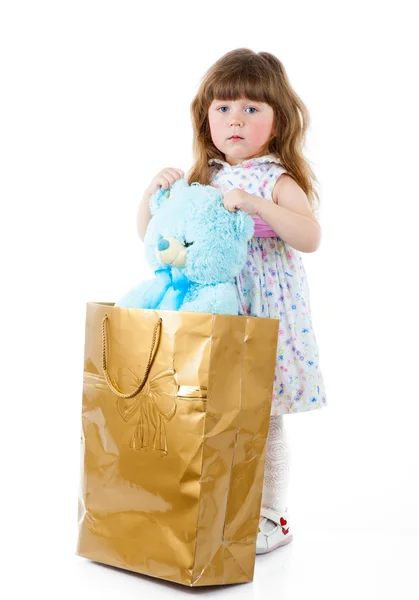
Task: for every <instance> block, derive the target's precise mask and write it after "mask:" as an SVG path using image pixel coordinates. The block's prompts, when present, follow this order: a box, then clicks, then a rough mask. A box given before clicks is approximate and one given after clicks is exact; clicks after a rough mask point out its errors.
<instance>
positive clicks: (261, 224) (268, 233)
mask: <svg viewBox="0 0 419 600" xmlns="http://www.w3.org/2000/svg"><path fill="white" fill-rule="evenodd" d="M253 220H254V222H255V232H254V234H253V237H263V238H268V237H275V238H279V237H280V236H279V235H278V234H277V233H276V231H274V230H273V229H271V228H270V227H269V225H268V224H267V223H265V221H264V220H263V219H261V218H260V217H258V216H254V217H253Z"/></svg>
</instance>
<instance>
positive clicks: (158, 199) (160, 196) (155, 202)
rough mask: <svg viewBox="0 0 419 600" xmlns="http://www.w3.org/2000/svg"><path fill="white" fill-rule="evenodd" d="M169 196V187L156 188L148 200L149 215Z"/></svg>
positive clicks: (154, 212)
mask: <svg viewBox="0 0 419 600" xmlns="http://www.w3.org/2000/svg"><path fill="white" fill-rule="evenodd" d="M169 197H170V189H168V190H163V189H162V188H160V189H158V190H157V192H154V194H153V195H152V196H151V198H150V200H149V207H150V212H151V215H152V216H154V215H155V214H156V212H157V211H158V209H159V208H160V206H161V205H162V204H163V202H164V201H165V200H166V199H167V198H169Z"/></svg>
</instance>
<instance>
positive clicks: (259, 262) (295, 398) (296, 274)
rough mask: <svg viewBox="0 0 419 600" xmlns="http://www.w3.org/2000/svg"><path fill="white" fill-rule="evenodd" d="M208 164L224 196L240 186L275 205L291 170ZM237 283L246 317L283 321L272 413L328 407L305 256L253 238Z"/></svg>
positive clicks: (262, 160)
mask: <svg viewBox="0 0 419 600" xmlns="http://www.w3.org/2000/svg"><path fill="white" fill-rule="evenodd" d="M208 164H209V165H210V167H211V168H210V184H211V185H212V186H213V187H215V188H218V189H219V190H220V191H221V192H223V193H225V192H227V191H229V190H231V189H233V188H239V189H242V190H244V191H246V192H248V193H249V194H255V195H257V196H260V197H262V198H265V199H266V200H269V201H271V202H273V200H272V190H273V187H274V185H275V182H276V180H277V179H278V177H279V176H280V175H282V173H285V172H286V170H285V169H284V167H283V166H282V165H281V162H280V159H279V158H277V157H276V156H273V155H265V156H260V157H257V158H251V159H248V160H245V161H243V162H242V163H240V164H239V165H230V164H229V163H227V162H224V161H222V160H219V159H215V158H214V159H211V160H210V161H209V163H208ZM235 284H236V288H237V293H238V297H239V301H240V307H241V309H240V314H243V315H250V316H253V317H271V318H277V319H280V328H279V335H278V346H277V362H276V370H275V381H274V388H273V394H272V408H271V415H283V414H286V413H298V412H304V411H309V410H316V409H319V408H322V407H324V406H326V405H327V402H326V392H325V388H324V383H323V377H322V373H321V370H320V367H319V351H318V348H317V343H316V336H315V333H314V330H313V325H312V319H311V314H310V293H309V288H308V283H307V278H306V273H305V269H304V265H303V261H302V256H301V254H300V252H299V251H298V250H295V249H294V248H292V247H291V246H289V245H288V244H287V243H286V242H284V241H283V240H282V239H281V238H279V237H277V238H263V237H252V238H251V240H249V242H248V260H247V262H246V265H245V267H244V268H243V270H242V272H241V273H240V275H239V276H238V277H236V278H235Z"/></svg>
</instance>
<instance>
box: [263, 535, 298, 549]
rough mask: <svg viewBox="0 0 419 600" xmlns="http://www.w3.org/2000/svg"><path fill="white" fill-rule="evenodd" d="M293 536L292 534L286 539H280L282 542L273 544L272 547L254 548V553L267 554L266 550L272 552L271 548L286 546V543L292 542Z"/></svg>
mask: <svg viewBox="0 0 419 600" xmlns="http://www.w3.org/2000/svg"><path fill="white" fill-rule="evenodd" d="M293 538H294V536H293V535H290V537H289V538H287V539H286V540H282V542H278V543H277V544H275V546H272V548H266V549H263V550H256V554H267V553H268V552H272V550H275V549H276V548H280V547H281V546H286V545H287V544H289V543H290V542H292V540H293Z"/></svg>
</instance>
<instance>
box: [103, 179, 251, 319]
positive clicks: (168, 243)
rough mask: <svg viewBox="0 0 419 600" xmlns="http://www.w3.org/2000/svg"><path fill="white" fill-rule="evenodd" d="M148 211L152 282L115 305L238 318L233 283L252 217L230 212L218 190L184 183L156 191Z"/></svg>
mask: <svg viewBox="0 0 419 600" xmlns="http://www.w3.org/2000/svg"><path fill="white" fill-rule="evenodd" d="M150 212H151V216H152V218H151V220H150V223H149V224H148V228H147V231H146V234H145V237H144V246H145V255H146V259H147V262H148V263H149V265H150V266H151V268H152V269H153V270H154V273H155V278H154V279H153V280H151V281H145V282H143V283H141V284H140V285H138V286H137V287H135V288H134V289H132V290H131V291H130V292H128V294H126V295H125V296H124V297H123V298H122V299H121V300H120V301H119V302H117V303H116V304H115V306H120V307H125V308H150V309H153V308H155V309H159V310H181V311H188V312H203V313H213V314H239V298H238V295H237V290H236V286H235V284H234V281H233V280H234V278H235V277H236V276H237V275H238V274H239V273H240V271H241V270H242V269H243V267H244V265H245V262H246V256H247V243H248V241H249V240H250V238H251V237H252V235H253V233H254V220H253V218H252V217H251V216H250V215H248V214H247V213H245V212H244V211H242V210H238V211H237V212H230V211H228V210H227V209H226V208H225V206H224V204H223V197H222V194H221V192H219V191H218V190H217V189H216V188H214V187H212V186H210V185H201V184H200V183H197V182H194V183H192V185H190V186H189V185H188V182H187V181H186V179H178V180H177V181H175V183H174V184H173V185H172V186H171V188H170V189H168V190H162V189H160V190H158V191H157V192H155V193H154V194H153V195H152V196H151V198H150Z"/></svg>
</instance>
